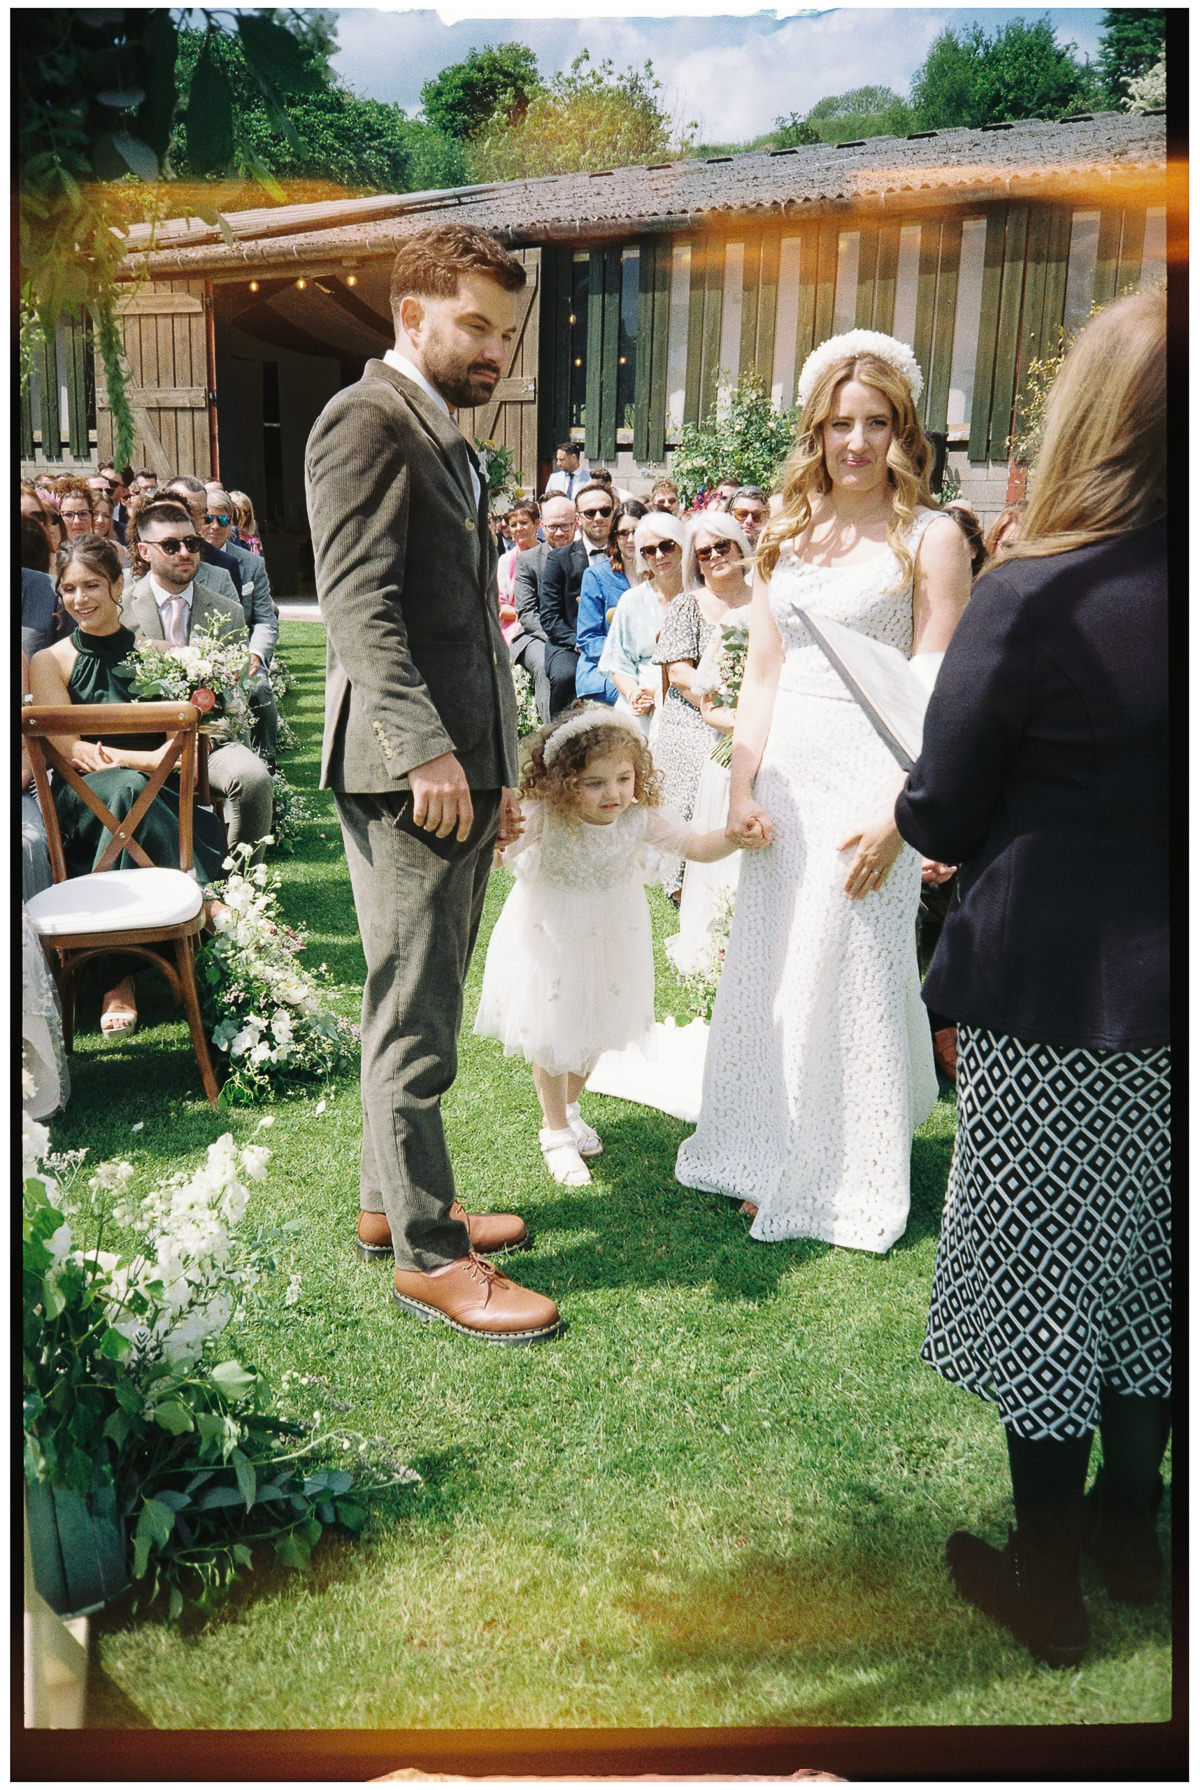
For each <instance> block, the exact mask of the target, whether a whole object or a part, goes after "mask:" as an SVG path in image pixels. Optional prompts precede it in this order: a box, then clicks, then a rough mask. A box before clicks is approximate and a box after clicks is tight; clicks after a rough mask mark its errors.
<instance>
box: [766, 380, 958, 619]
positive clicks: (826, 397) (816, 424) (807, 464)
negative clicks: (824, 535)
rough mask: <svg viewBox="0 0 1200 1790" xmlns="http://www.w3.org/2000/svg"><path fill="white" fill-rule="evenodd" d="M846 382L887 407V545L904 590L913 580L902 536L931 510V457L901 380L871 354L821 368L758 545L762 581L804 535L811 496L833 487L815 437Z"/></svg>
mask: <svg viewBox="0 0 1200 1790" xmlns="http://www.w3.org/2000/svg"><path fill="white" fill-rule="evenodd" d="M847 379H857V380H858V381H859V382H860V383H861V384H862V385H869V386H871V387H872V389H873V390H875V391H877V392H881V393H882V394H883V396H884V397H885V398H886V399H887V401H888V404H889V405H890V407H891V412H892V418H893V433H892V443H891V446H890V447H889V448H888V454H887V464H888V480H889V483H890V484H891V487H892V513H891V516H890V517H889V519H888V530H887V540H888V546H889V547H890V548H891V549H892V552H893V553H894V554H895V555H896V558H897V559H898V560H899V562H900V567H901V572H902V574H903V576H902V579H901V582H902V583H906V582H907V581H908V580H909V579H911V577H912V575H913V558H912V554H911V553H910V552H909V551H908V548H907V547H906V546H905V544H904V536H905V533H906V532H907V530H908V528H909V526H910V524H911V523H912V522H913V521H914V519H915V518H916V516H917V513H918V511H919V510H920V509H921V508H922V507H924V508H932V507H933V497H932V494H931V492H930V489H929V468H930V466H931V465H932V463H933V449H932V447H931V446H930V443H929V441H928V440H927V439H926V435H925V431H924V429H923V428H922V427H921V423H920V420H919V418H918V416H917V410H916V405H915V404H914V403H913V396H912V393H911V392H910V390H909V389H908V381H907V380H906V379H905V378H904V376H903V374H902V373H899V372H897V370H896V368H895V367H893V366H891V365H889V363H888V362H887V361H884V360H879V359H878V358H877V357H876V356H875V355H873V354H850V355H847V356H846V358H845V360H841V361H835V362H834V364H833V365H832V366H831V367H828V368H826V370H825V372H824V373H823V374H822V375H821V377H820V378H819V379H818V380H817V383H816V385H815V386H814V387H813V391H812V396H811V397H810V398H809V400H808V403H807V405H806V406H805V409H804V413H803V415H802V416H801V418H800V430H799V433H798V435H797V436H796V441H795V445H794V446H793V448H792V451H791V453H790V454H789V455H788V457H787V461H786V463H785V465H784V469H783V507H782V508H781V509H780V510H778V511H777V512H776V514H775V515H774V516H772V517H771V519H770V521H769V522H768V523H767V525H766V527H765V528H764V529H763V531H762V534H761V535H760V536H759V539H758V553H757V554H756V556H755V570H756V571H757V572H759V573H761V575H762V576H763V577H764V578H769V577H770V576H771V573H772V572H773V571H774V570H775V566H776V564H777V562H778V560H779V555H780V552H781V551H782V549H783V547H784V546H785V545H786V543H787V542H788V541H790V540H793V539H794V538H795V537H796V536H797V535H800V534H803V533H804V530H805V529H806V528H807V527H808V525H809V523H810V522H811V521H812V498H813V495H814V494H815V493H818V492H819V493H821V494H822V495H824V494H825V493H827V492H828V491H830V490H831V489H832V487H833V481H832V479H831V478H830V476H829V470H828V468H827V466H826V464H825V450H824V448H823V447H822V445H821V439H820V435H819V434H818V430H819V429H820V427H821V425H822V423H824V422H826V421H828V419H829V417H830V416H831V415H832V414H833V408H834V399H835V398H836V396H837V392H838V387H839V386H841V385H843V384H844V383H845V381H846V380H847Z"/></svg>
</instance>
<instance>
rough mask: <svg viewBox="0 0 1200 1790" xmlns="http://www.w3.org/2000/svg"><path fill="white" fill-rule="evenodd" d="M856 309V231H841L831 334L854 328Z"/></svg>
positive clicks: (794, 344) (793, 344)
mask: <svg viewBox="0 0 1200 1790" xmlns="http://www.w3.org/2000/svg"><path fill="white" fill-rule="evenodd" d="M857 308H858V231H857V230H843V231H841V232H840V233H839V235H838V251H837V283H836V284H835V286H834V289H833V333H834V335H835V336H838V335H841V333H842V332H843V330H847V329H853V328H854V313H855V311H856V309H857ZM795 351H796V341H795V335H794V334H793V337H792V353H793V354H795Z"/></svg>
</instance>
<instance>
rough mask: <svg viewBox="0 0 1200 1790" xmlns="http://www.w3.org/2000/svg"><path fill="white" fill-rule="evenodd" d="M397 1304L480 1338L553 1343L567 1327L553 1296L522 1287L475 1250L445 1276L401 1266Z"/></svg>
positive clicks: (427, 1319) (395, 1293) (414, 1314)
mask: <svg viewBox="0 0 1200 1790" xmlns="http://www.w3.org/2000/svg"><path fill="white" fill-rule="evenodd" d="M392 1302H393V1303H394V1304H395V1305H398V1306H399V1307H400V1309H401V1311H406V1312H408V1313H409V1314H410V1315H411V1316H412V1317H414V1318H421V1319H422V1320H423V1321H424V1322H426V1323H430V1322H432V1321H433V1320H434V1319H435V1318H437V1319H440V1320H441V1322H442V1323H443V1324H449V1326H450V1328H451V1330H457V1331H458V1333H459V1335H460V1336H470V1337H474V1338H475V1340H476V1341H477V1342H492V1343H538V1342H549V1340H550V1338H551V1337H552V1336H558V1335H559V1334H560V1333H561V1331H562V1328H563V1323H562V1319H561V1318H560V1317H559V1315H558V1307H557V1305H555V1303H554V1301H553V1299H545V1298H543V1296H542V1295H541V1293H531V1292H530V1291H529V1290H528V1288H527V1287H519V1286H517V1285H516V1283H515V1282H514V1281H511V1280H509V1279H508V1278H507V1277H506V1276H505V1275H503V1274H501V1272H500V1270H499V1268H496V1267H493V1265H492V1263H491V1262H489V1261H488V1260H487V1259H486V1257H484V1256H481V1255H476V1254H475V1252H474V1251H472V1252H471V1254H470V1255H465V1256H461V1257H460V1258H459V1260H458V1261H457V1262H455V1263H454V1264H453V1266H452V1267H451V1268H450V1269H449V1271H448V1272H447V1273H445V1274H422V1273H420V1272H419V1271H418V1270H416V1269H410V1268H397V1269H396V1275H395V1286H394V1288H393V1290H392Z"/></svg>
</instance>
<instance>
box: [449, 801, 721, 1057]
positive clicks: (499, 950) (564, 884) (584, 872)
mask: <svg viewBox="0 0 1200 1790" xmlns="http://www.w3.org/2000/svg"><path fill="white" fill-rule="evenodd" d="M524 812H525V830H524V832H523V833H522V834H521V837H520V838H519V839H517V840H514V841H513V843H512V844H511V845H509V846H507V847H506V848H505V852H504V864H505V867H506V868H507V869H509V870H511V871H512V873H513V875H514V877H515V878H516V882H515V884H514V887H513V889H512V891H511V893H510V894H509V897H508V900H507V901H506V902H505V904H504V907H503V910H502V911H501V914H500V918H499V919H498V920H497V921H496V925H495V928H494V929H493V932H492V937H491V941H490V943H489V945H488V953H487V962H486V964H485V965H484V971H483V990H482V993H481V994H480V997H479V1012H478V1015H477V1017H476V1020H475V1030H476V1032H478V1033H479V1034H480V1035H481V1036H483V1037H485V1038H498V1039H499V1040H500V1042H501V1043H502V1044H503V1046H504V1054H505V1055H506V1056H523V1057H525V1058H526V1059H527V1060H528V1061H529V1062H531V1063H538V1064H540V1066H541V1067H542V1068H543V1069H545V1070H547V1071H548V1072H549V1073H550V1074H551V1075H561V1074H563V1073H564V1072H565V1071H567V1070H571V1071H573V1072H575V1073H577V1074H583V1073H585V1072H586V1070H587V1069H588V1068H589V1067H590V1065H591V1063H592V1061H593V1059H594V1058H595V1057H597V1056H598V1055H599V1054H600V1053H601V1052H602V1051H607V1050H621V1049H623V1048H624V1047H625V1046H626V1045H627V1044H632V1043H635V1042H639V1043H645V1044H649V1045H650V1047H651V1048H653V1046H652V1043H651V1041H652V1039H653V1034H654V951H653V945H652V941H651V934H650V910H649V908H648V907H647V905H646V895H645V889H644V887H643V885H644V884H646V883H652V882H659V881H661V880H662V878H663V876H664V875H665V874H666V873H667V870H668V868H669V867H670V866H672V865H674V864H677V863H678V862H679V858H680V856H681V854H682V853H683V851H684V848H685V847H686V846H687V844H688V843H689V842H690V840H691V839H692V838H694V836H695V831H696V830H695V828H693V827H690V826H688V825H687V824H685V822H683V821H681V820H680V819H679V817H678V815H676V814H673V813H671V812H670V810H668V809H665V808H642V807H639V805H638V804H637V803H636V802H634V803H632V804H631V805H630V806H629V807H628V808H626V810H625V812H624V813H623V814H621V815H619V816H618V817H617V819H616V820H615V821H613V822H612V824H611V825H610V826H592V825H590V824H589V823H588V822H586V821H580V822H577V823H575V822H572V821H570V820H565V819H561V818H559V817H558V816H557V815H554V814H552V813H550V812H549V811H548V810H547V809H546V807H545V806H544V805H543V804H542V803H540V802H531V803H528V804H526V806H525V810H524Z"/></svg>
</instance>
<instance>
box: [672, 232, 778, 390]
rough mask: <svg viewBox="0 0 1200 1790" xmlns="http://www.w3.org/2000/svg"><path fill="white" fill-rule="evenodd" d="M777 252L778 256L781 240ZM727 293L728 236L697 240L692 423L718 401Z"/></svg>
mask: <svg viewBox="0 0 1200 1790" xmlns="http://www.w3.org/2000/svg"><path fill="white" fill-rule="evenodd" d="M775 253H776V257H778V253H779V248H778V242H776V248H775ZM724 294H725V241H724V238H723V237H720V236H717V235H716V234H715V233H714V234H713V235H711V236H708V237H705V238H704V239H703V240H700V241H695V240H693V242H692V279H691V291H690V294H689V298H688V345H687V381H686V384H685V387H684V399H683V419H684V421H685V422H688V423H699V422H700V421H701V420H702V419H703V418H704V417H705V416H706V415H707V414H708V412H709V411H710V410H711V409H712V407H713V405H714V403H715V402H716V396H717V375H718V373H719V372H720V368H719V367H718V365H717V362H718V361H719V360H720V358H721V308H722V305H723V302H724Z"/></svg>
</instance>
